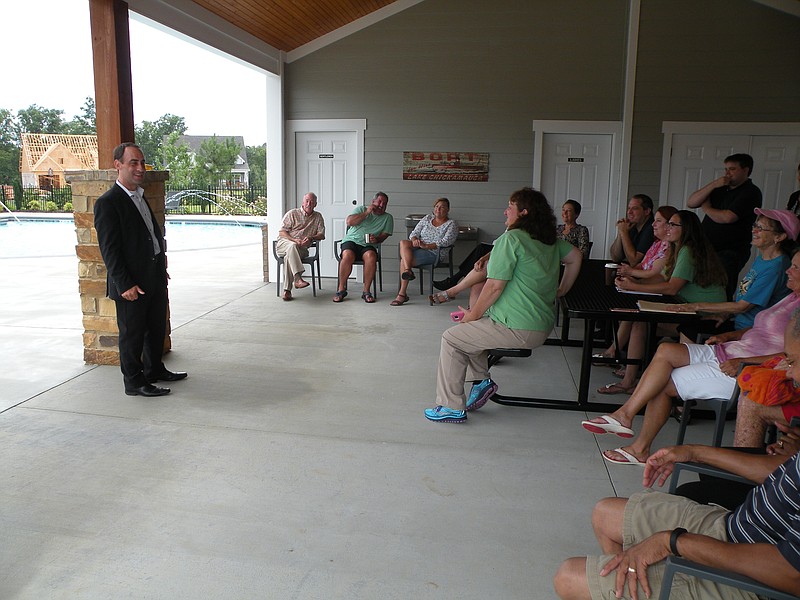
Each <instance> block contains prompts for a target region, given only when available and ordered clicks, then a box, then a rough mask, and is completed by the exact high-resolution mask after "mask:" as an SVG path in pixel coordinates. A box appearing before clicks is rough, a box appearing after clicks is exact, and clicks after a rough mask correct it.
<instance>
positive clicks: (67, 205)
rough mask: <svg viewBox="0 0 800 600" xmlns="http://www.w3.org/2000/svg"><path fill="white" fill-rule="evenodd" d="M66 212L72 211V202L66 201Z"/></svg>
mask: <svg viewBox="0 0 800 600" xmlns="http://www.w3.org/2000/svg"><path fill="white" fill-rule="evenodd" d="M64 212H72V202H65V203H64Z"/></svg>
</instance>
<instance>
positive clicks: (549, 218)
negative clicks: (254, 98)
mask: <svg viewBox="0 0 800 600" xmlns="http://www.w3.org/2000/svg"><path fill="white" fill-rule="evenodd" d="M505 216H506V227H507V231H506V232H505V233H504V234H503V235H501V236H500V237H499V238H498V239H497V241H496V242H495V244H494V248H493V249H492V254H491V257H490V258H489V263H488V265H487V266H486V276H487V279H486V283H485V284H484V286H483V289H482V290H481V293H480V296H478V298H477V300H476V301H475V303H474V304H473V305H472V306H470V308H462V307H460V306H459V307H458V308H459V309H460V310H462V311H463V312H464V317H463V319H462V320H461V321H460V323H459V324H458V325H456V326H454V327H451V328H450V329H448V330H447V331H445V332H444V334H443V335H442V347H441V351H440V353H439V368H438V375H437V383H436V406H435V407H434V408H427V409H425V417H426V418H428V419H429V420H431V421H439V422H442V423H462V422H464V421H466V420H467V411H469V410H477V409H479V408H480V407H481V406H483V405H484V404H485V403H486V401H487V400H488V399H489V398H490V397H491V396H492V395H493V394H494V393H495V392H496V391H497V385H496V384H495V383H494V382H493V381H492V380H491V379H490V378H489V363H488V355H489V350H491V349H492V348H535V347H536V346H541V345H542V344H543V343H544V341H545V339H547V336H548V335H549V334H550V331H551V330H552V329H553V324H554V323H555V300H556V297H558V296H562V295H563V294H565V293H567V292H568V291H569V289H570V287H572V284H573V283H574V281H575V278H576V277H577V276H578V271H580V268H581V261H582V260H583V257H582V255H581V253H580V251H579V250H578V249H577V248H575V247H574V246H572V245H571V244H570V243H569V242H565V241H564V240H558V239H557V238H556V218H555V215H554V214H553V209H552V208H550V205H549V204H548V203H547V199H546V198H545V197H544V194H542V193H541V192H538V191H536V190H534V189H531V188H523V189H521V190H518V191H516V192H514V193H513V194H512V195H511V198H510V199H509V201H508V208H506V210H505ZM561 263H563V264H564V275H563V277H562V278H561V283H560V284H559V281H558V276H559V270H560V265H561ZM467 380H470V381H472V382H473V385H472V390H471V391H470V395H469V398H467V397H466V395H465V394H464V382H465V381H467Z"/></svg>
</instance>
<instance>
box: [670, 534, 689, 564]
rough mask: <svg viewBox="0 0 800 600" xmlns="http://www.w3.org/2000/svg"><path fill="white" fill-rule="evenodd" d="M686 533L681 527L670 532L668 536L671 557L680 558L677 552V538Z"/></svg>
mask: <svg viewBox="0 0 800 600" xmlns="http://www.w3.org/2000/svg"><path fill="white" fill-rule="evenodd" d="M684 533H687V531H686V530H685V529H684V528H683V527H676V528H675V529H673V530H672V533H671V534H669V550H670V552H672V554H673V556H677V557H680V555H681V553H680V552H678V538H679V537H681V536H682V535H683V534H684Z"/></svg>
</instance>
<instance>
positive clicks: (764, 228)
mask: <svg viewBox="0 0 800 600" xmlns="http://www.w3.org/2000/svg"><path fill="white" fill-rule="evenodd" d="M753 229H756V230H758V231H775V230H774V229H767V228H766V227H762V226H761V225H759V224H758V223H753Z"/></svg>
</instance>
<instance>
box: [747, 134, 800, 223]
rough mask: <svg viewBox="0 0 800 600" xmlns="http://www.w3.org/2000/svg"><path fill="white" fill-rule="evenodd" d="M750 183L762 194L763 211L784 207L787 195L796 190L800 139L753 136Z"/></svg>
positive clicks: (783, 136)
mask: <svg viewBox="0 0 800 600" xmlns="http://www.w3.org/2000/svg"><path fill="white" fill-rule="evenodd" d="M750 154H751V155H752V156H753V163H754V165H753V176H752V177H753V182H754V183H755V184H756V185H757V186H758V187H760V188H761V193H762V194H763V195H764V205H763V206H764V208H786V204H787V203H788V202H789V194H791V193H792V192H793V191H795V190H796V189H797V165H798V163H800V136H789V135H780V136H775V135H756V136H753V139H752V143H751V147H750Z"/></svg>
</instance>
